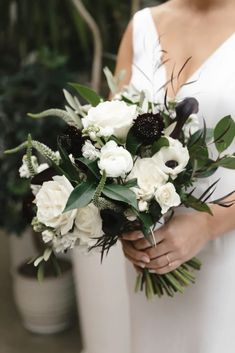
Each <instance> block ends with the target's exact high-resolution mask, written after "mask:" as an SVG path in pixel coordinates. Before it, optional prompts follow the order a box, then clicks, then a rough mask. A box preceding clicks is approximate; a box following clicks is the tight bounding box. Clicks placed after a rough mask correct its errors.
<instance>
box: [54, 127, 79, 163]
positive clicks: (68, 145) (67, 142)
mask: <svg viewBox="0 0 235 353" xmlns="http://www.w3.org/2000/svg"><path fill="white" fill-rule="evenodd" d="M59 141H60V143H61V144H62V146H63V148H64V149H65V150H66V152H67V153H68V154H72V155H73V156H74V157H75V158H79V157H81V156H82V146H83V144H84V141H85V139H84V137H83V136H82V132H81V130H79V129H77V128H76V127H75V126H68V127H67V129H66V131H65V134H64V135H62V136H60V137H59Z"/></svg>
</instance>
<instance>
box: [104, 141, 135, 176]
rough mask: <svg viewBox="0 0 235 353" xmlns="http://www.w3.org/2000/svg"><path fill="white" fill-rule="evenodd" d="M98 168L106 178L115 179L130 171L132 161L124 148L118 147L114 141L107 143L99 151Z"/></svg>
mask: <svg viewBox="0 0 235 353" xmlns="http://www.w3.org/2000/svg"><path fill="white" fill-rule="evenodd" d="M98 166H99V168H100V170H102V171H103V170H104V171H105V172H106V175H107V176H108V177H111V178H117V177H119V176H125V174H126V173H129V172H130V171H131V169H132V167H133V159H132V156H131V154H130V153H129V152H128V151H127V150H126V149H125V148H123V147H119V146H118V145H117V144H116V142H115V141H109V142H107V143H106V145H105V146H104V147H102V148H101V150H100V160H99V162H98Z"/></svg>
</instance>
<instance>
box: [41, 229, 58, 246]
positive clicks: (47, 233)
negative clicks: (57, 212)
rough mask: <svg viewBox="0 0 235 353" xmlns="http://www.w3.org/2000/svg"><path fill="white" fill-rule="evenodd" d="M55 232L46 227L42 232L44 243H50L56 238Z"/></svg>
mask: <svg viewBox="0 0 235 353" xmlns="http://www.w3.org/2000/svg"><path fill="white" fill-rule="evenodd" d="M54 236H55V233H54V232H53V231H52V230H49V229H46V230H44V231H43V232H42V240H43V241H44V243H50V242H51V241H52V240H53V239H54Z"/></svg>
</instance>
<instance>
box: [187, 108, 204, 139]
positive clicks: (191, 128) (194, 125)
mask: <svg viewBox="0 0 235 353" xmlns="http://www.w3.org/2000/svg"><path fill="white" fill-rule="evenodd" d="M199 127H200V126H199V119H198V115H197V114H191V115H190V116H189V118H188V120H187V121H186V123H185V125H184V127H183V131H184V136H185V137H186V139H188V138H189V137H190V135H193V134H194V133H195V132H197V131H198V130H199Z"/></svg>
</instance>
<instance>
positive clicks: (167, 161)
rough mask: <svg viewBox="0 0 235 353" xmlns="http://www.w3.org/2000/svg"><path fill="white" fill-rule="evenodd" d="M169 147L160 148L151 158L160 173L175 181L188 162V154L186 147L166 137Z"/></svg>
mask: <svg viewBox="0 0 235 353" xmlns="http://www.w3.org/2000/svg"><path fill="white" fill-rule="evenodd" d="M167 139H168V140H169V143H170V145H169V146H168V147H162V148H161V149H160V151H159V152H157V153H156V154H155V155H154V156H153V157H152V158H153V159H154V160H155V162H156V163H157V165H158V167H159V168H160V169H161V171H162V172H164V173H166V174H168V175H170V176H171V178H172V179H175V178H176V177H177V175H178V174H179V173H181V172H182V171H183V170H184V169H185V167H186V165H187V164H188V161H189V152H188V149H187V147H183V145H182V143H181V142H180V141H178V140H175V139H173V138H171V137H167Z"/></svg>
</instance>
